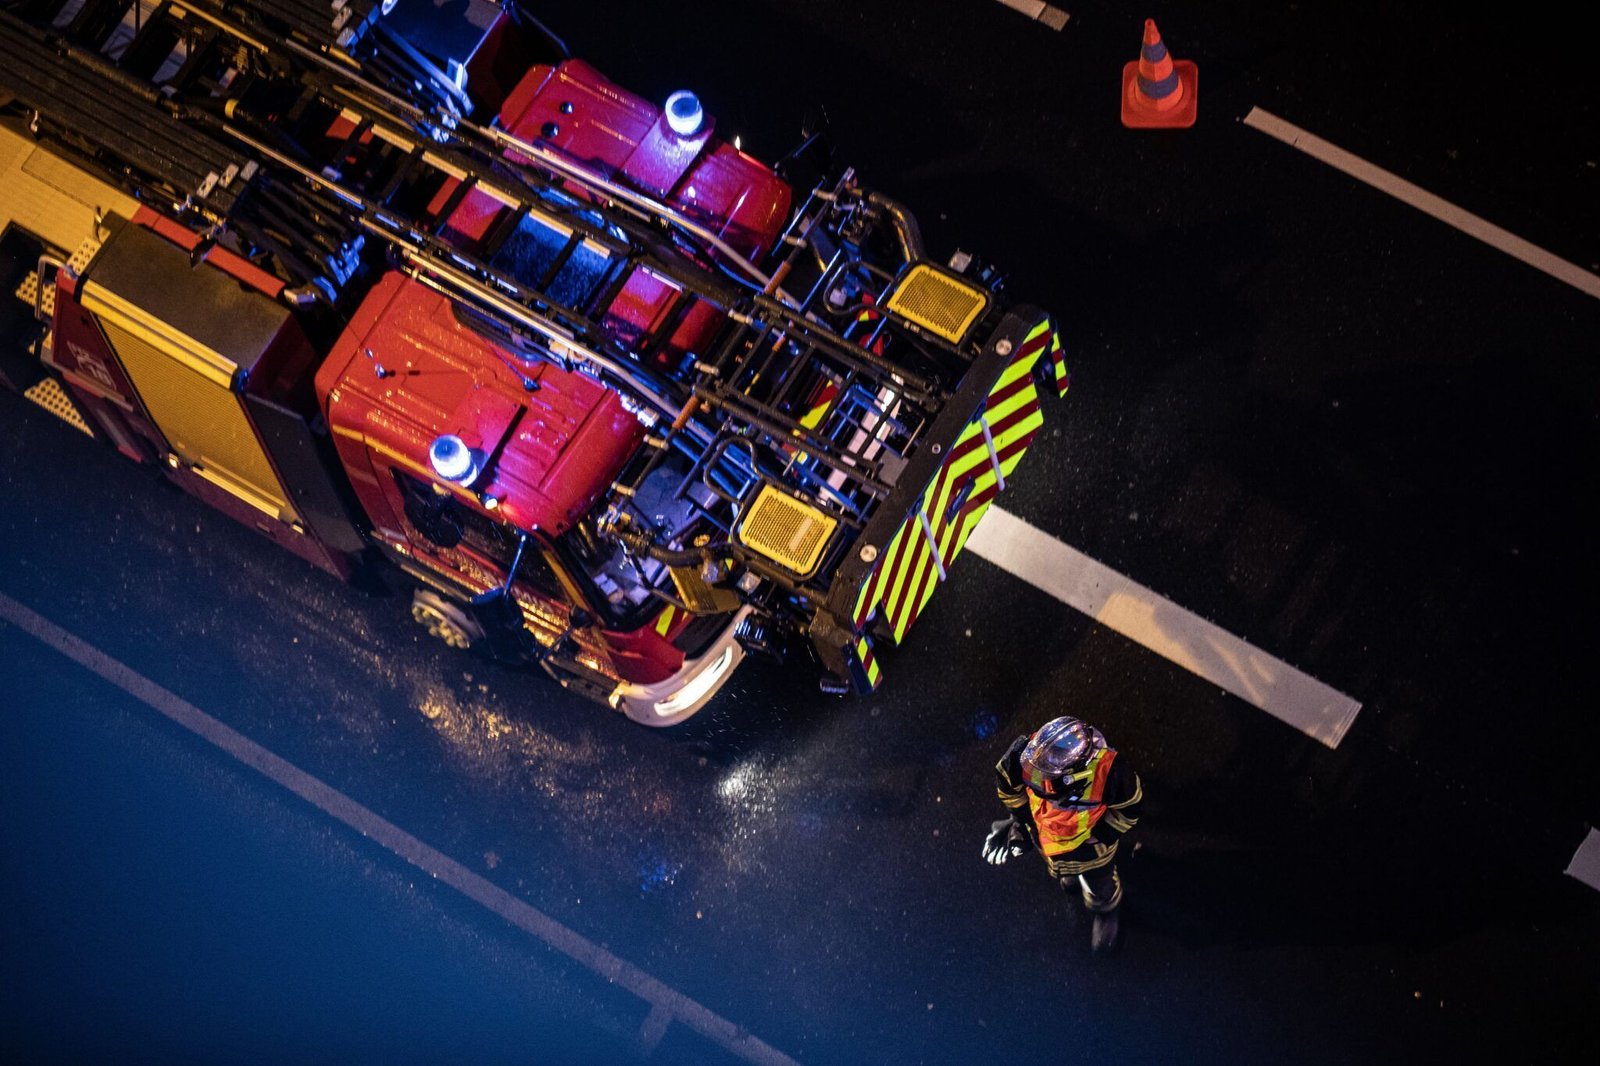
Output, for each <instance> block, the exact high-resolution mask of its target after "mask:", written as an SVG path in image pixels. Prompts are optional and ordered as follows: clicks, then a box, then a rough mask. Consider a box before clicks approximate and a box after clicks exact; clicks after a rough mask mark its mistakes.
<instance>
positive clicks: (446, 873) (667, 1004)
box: [0, 593, 799, 1066]
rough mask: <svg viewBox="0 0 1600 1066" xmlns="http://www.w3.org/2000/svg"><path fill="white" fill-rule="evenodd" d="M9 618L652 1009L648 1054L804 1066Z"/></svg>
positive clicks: (306, 777) (123, 676)
mask: <svg viewBox="0 0 1600 1066" xmlns="http://www.w3.org/2000/svg"><path fill="white" fill-rule="evenodd" d="M0 620H3V621H6V622H10V623H11V624H12V625H14V626H16V627H17V628H18V629H20V630H22V631H23V632H25V633H27V634H29V635H30V636H32V637H33V638H35V639H36V640H38V641H39V642H41V643H43V644H45V645H48V646H49V647H51V648H54V649H55V650H56V651H58V652H60V653H61V654H62V655H64V656H66V657H67V658H69V659H71V660H72V661H73V662H76V663H77V664H78V665H79V666H82V667H84V668H85V669H86V670H88V671H90V672H91V673H94V674H98V675H99V676H100V677H102V678H104V679H105V680H106V681H108V682H110V683H111V684H113V685H115V686H116V687H117V688H120V689H121V690H122V691H124V692H126V693H127V694H128V695H130V696H132V697H133V698H134V699H136V700H138V701H140V702H141V703H143V704H145V705H146V706H148V707H150V708H151V709H152V710H154V711H157V712H158V713H160V714H162V715H164V716H166V717H167V718H170V719H171V720H172V721H174V722H176V723H177V724H178V725H181V726H183V727H184V728H185V729H187V730H189V731H190V732H192V733H194V734H195V735H196V736H198V737H200V738H201V739H202V740H205V741H207V742H209V743H211V744H213V745H215V746H216V747H218V748H220V749H222V750H223V751H225V752H227V753H228V754H229V755H231V756H233V757H234V758H235V759H237V760H239V761H240V762H242V763H244V764H245V765H247V766H249V767H251V768H252V769H254V770H256V771H257V772H259V773H260V774H262V775H263V776H265V777H266V778H268V779H269V780H271V781H273V782H274V783H275V784H278V785H280V786H282V787H283V788H285V789H287V790H288V791H290V792H293V793H294V794H295V795H297V796H299V797H300V798H301V799H304V800H305V801H306V802H308V803H310V804H311V805H313V806H314V807H316V808H318V809H319V810H321V811H322V812H323V813H324V814H327V815H328V816H329V817H331V818H335V819H337V820H338V821H340V822H343V823H344V824H345V825H347V826H349V827H350V828H351V829H354V830H355V831H356V832H358V833H360V834H361V835H362V836H364V837H366V838H367V839H369V840H371V841H373V842H374V843H377V844H379V845H381V846H382V847H384V848H386V849H388V850H389V851H391V852H393V853H394V854H395V855H398V856H399V857H400V858H402V859H404V860H405V861H406V862H408V863H410V864H411V865H412V866H415V867H416V868H417V869H418V870H421V871H422V872H423V873H425V874H427V875H428V876H429V877H431V878H433V879H434V880H436V881H439V882H442V883H444V884H446V885H449V886H450V887H451V888H454V889H455V890H456V891H458V892H460V893H461V894H462V895H464V896H466V897H467V898H468V899H471V900H473V901H474V902H476V903H479V904H481V905H482V906H484V907H485V908H487V909H488V910H490V911H493V912H494V913H495V914H497V915H499V916H500V917H501V918H503V919H505V920H506V921H507V922H509V923H511V924H512V925H514V926H516V927H518V928H519V929H522V930H523V931H525V932H528V933H531V934H532V935H534V936H535V937H538V938H539V939H540V940H542V941H544V942H545V943H546V944H547V945H549V946H550V947H552V948H554V949H555V950H556V951H559V952H561V953H562V954H563V955H566V956H567V957H569V958H571V959H573V960H575V961H576V962H578V963H580V964H582V965H583V966H585V967H587V968H588V969H589V970H591V971H593V972H594V973H596V974H598V975H599V976H601V977H603V978H605V979H606V980H607V981H609V982H611V983H612V984H616V985H621V986H622V987H623V988H626V989H627V990H628V991H630V992H632V993H633V994H634V995H636V996H638V997H639V998H640V999H642V1000H644V1001H645V1002H646V1003H648V1004H650V1013H649V1015H648V1016H647V1017H646V1019H645V1025H644V1026H643V1028H642V1030H641V1033H640V1045H641V1049H642V1050H645V1051H649V1050H651V1049H653V1048H654V1046H655V1044H657V1043H659V1041H660V1039H661V1036H662V1034H664V1033H665V1031H666V1029H667V1026H668V1025H670V1024H671V1023H672V1022H677V1023H679V1024H681V1025H686V1026H688V1027H689V1028H690V1029H693V1030H695V1031H696V1032H698V1033H700V1034H701V1035H702V1036H704V1037H706V1038H707V1039H709V1040H711V1041H713V1042H714V1043H716V1044H719V1045H720V1046H722V1047H723V1048H725V1049H726V1050H727V1051H729V1052H730V1053H732V1054H733V1055H736V1056H737V1057H739V1058H741V1059H744V1060H745V1061H746V1062H753V1063H758V1064H760V1066H799V1064H798V1063H797V1062H795V1060H794V1059H791V1058H790V1057H789V1056H787V1055H785V1054H783V1052H781V1051H778V1050H777V1049H776V1048H774V1047H771V1046H770V1045H768V1044H766V1043H764V1042H763V1041H761V1040H758V1039H757V1038H756V1037H754V1036H751V1035H750V1034H749V1033H747V1032H745V1031H744V1030H743V1029H741V1028H739V1027H738V1026H736V1025H734V1024H733V1023H732V1022H730V1021H728V1020H727V1019H726V1018H723V1017H722V1016H721V1015H719V1014H715V1013H713V1012H712V1011H711V1010H709V1009H708V1008H706V1007H704V1006H701V1005H700V1004H699V1003H698V1002H696V1001H695V1000H692V999H690V998H689V997H688V996H685V995H684V994H683V993H681V992H679V991H677V990H676V989H674V988H672V987H670V986H668V985H666V984H663V983H662V982H661V981H659V980H657V979H656V978H654V977H652V976H650V975H649V974H647V973H645V972H644V971H643V970H641V969H639V968H638V967H637V966H634V965H633V964H632V963H629V962H625V961H624V960H622V959H620V958H618V957H617V956H616V955H613V954H612V953H611V952H609V951H607V950H606V949H605V948H603V947H601V946H600V945H598V944H596V943H594V942H593V941H590V940H588V939H586V938H584V937H583V936H580V935H579V934H577V933H575V932H573V931H572V930H571V929H568V928H567V927H566V926H564V925H562V924H561V923H560V922H558V921H556V920H555V919H554V918H551V917H550V916H549V915H547V914H545V913H544V912H543V911H539V910H536V909H535V908H533V907H530V906H529V905H528V904H526V903H524V902H523V901H522V900H520V899H518V898H517V897H515V896H513V895H511V894H510V893H509V892H506V891H505V890H504V889H502V888H499V887H497V886H496V885H494V884H493V883H492V882H490V881H488V880H486V879H485V878H483V877H481V876H479V875H478V874H476V873H474V872H473V871H471V870H469V869H467V868H466V867H465V866H462V865H461V864H460V863H458V862H456V861H455V860H454V859H452V858H450V857H449V856H447V855H445V854H444V853H443V852H440V851H437V850H435V849H434V848H432V847H429V846H428V845H427V844H424V843H423V842H422V841H420V840H418V839H417V838H416V837H414V836H412V835H411V834H410V833H407V832H406V831H405V830H403V829H401V828H400V827H399V826H397V825H395V824H394V823H392V822H389V821H387V820H385V819H384V818H381V817H379V816H378V815H377V814H375V813H374V812H372V811H371V810H369V809H367V808H366V807H363V806H362V805H361V804H359V803H357V802H356V801H355V800H353V799H351V798H350V797H349V796H346V795H345V794H344V793H342V792H340V791H338V790H337V789H335V788H333V787H332V786H331V785H327V784H325V783H323V782H322V781H320V780H318V779H317V778H315V777H312V776H311V775H310V774H308V773H306V772H305V771H304V770H301V769H300V768H299V767H297V766H295V765H294V764H292V763H290V762H287V761H286V760H284V759H282V758H280V757H279V756H277V755H274V754H273V753H272V752H270V751H268V750H267V749H266V748H263V747H262V746H261V745H259V744H257V743H256V742H255V741H253V740H251V739H249V738H248V737H246V736H244V735H243V734H242V733H238V732H236V731H235V730H233V729H231V728H229V727H228V726H226V725H224V724H222V723H221V722H219V721H218V720H217V719H215V718H213V717H211V716H210V715H209V714H206V713H205V712H204V711H202V710H200V709H199V708H198V707H195V706H194V705H193V704H191V703H188V702H186V701H184V700H183V699H181V698H179V697H178V696H176V695H174V694H173V693H171V692H169V691H167V690H166V689H164V688H162V687H161V686H159V685H157V684H156V683H155V682H154V681H151V680H149V679H148V678H146V677H144V676H143V675H141V674H138V673H136V672H134V670H133V669H131V668H130V667H128V666H125V665H124V664H122V663H121V662H119V661H117V660H116V659H113V658H111V657H110V656H108V655H106V654H105V653H104V652H101V651H100V650H99V649H97V648H95V647H93V646H92V645H90V644H88V643H86V642H84V641H83V640H81V639H79V638H78V637H75V636H73V635H72V634H71V633H68V632H67V631H66V630H64V629H62V628H61V627H60V626H57V625H56V624H55V623H53V622H51V621H49V620H48V619H46V618H44V617H43V616H41V615H39V614H36V613H35V612H33V611H32V610H30V609H28V608H27V607H25V606H23V605H22V604H20V603H18V602H17V601H16V600H13V599H11V598H10V597H9V596H7V595H5V594H4V593H0Z"/></svg>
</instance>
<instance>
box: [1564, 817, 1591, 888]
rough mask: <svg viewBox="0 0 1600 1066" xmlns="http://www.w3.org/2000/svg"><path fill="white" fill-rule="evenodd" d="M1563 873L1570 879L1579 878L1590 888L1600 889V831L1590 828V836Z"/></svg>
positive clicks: (1579, 846)
mask: <svg viewBox="0 0 1600 1066" xmlns="http://www.w3.org/2000/svg"><path fill="white" fill-rule="evenodd" d="M1563 872H1564V873H1565V874H1566V875H1567V876H1568V877H1575V878H1577V879H1578V880H1579V881H1582V882H1583V883H1584V884H1586V885H1588V886H1589V887H1590V888H1596V889H1600V829H1595V828H1594V827H1593V826H1590V827H1589V835H1588V836H1586V837H1584V838H1583V843H1581V844H1579V845H1578V850H1577V851H1575V852H1573V853H1572V861H1571V862H1569V863H1567V868H1566V870H1564V871H1563Z"/></svg>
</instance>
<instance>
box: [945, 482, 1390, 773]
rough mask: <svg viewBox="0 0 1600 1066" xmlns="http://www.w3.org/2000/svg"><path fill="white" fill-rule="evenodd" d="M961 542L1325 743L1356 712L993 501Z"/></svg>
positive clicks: (1332, 693) (1345, 700)
mask: <svg viewBox="0 0 1600 1066" xmlns="http://www.w3.org/2000/svg"><path fill="white" fill-rule="evenodd" d="M967 548H968V549H969V550H970V551H972V552H974V553H976V554H977V555H979V556H981V557H982V558H984V559H987V560H989V561H990V562H991V563H993V564H995V565H996V566H998V567H999V568H1000V569H1002V570H1004V571H1006V572H1007V573H1010V574H1014V575H1016V576H1017V577H1020V578H1021V579H1022V580H1024V581H1026V582H1027V583H1028V584H1030V585H1032V586H1034V587H1035V588H1037V589H1041V590H1042V591H1044V592H1048V593H1049V594H1050V595H1052V596H1054V597H1055V598H1056V599H1058V600H1060V601H1061V602H1062V603H1065V604H1066V605H1068V606H1069V607H1074V608H1076V609H1077V610H1080V611H1082V612H1083V613H1084V614H1086V615H1088V616H1089V617H1090V618H1093V619H1094V620H1095V621H1097V622H1099V623H1100V624H1101V625H1103V626H1106V627H1107V628H1109V629H1114V630H1116V631H1117V632H1118V633H1121V634H1122V635H1123V636H1125V637H1127V638H1128V639H1130V640H1132V641H1134V642H1136V643H1138V644H1141V645H1143V646H1144V647H1146V648H1149V649H1150V650H1151V651H1153V652H1155V653H1156V654H1157V655H1160V656H1162V657H1163V658H1166V659H1170V660H1171V661H1172V662H1174V663H1177V664H1178V665H1179V666H1181V667H1183V668H1184V669H1185V670H1188V671H1190V672H1191V673H1195V674H1198V675H1200V676H1201V677H1203V678H1205V679H1206V680H1207V681H1210V682H1211V683H1213V684H1215V685H1219V686H1221V687H1222V688H1224V689H1226V690H1227V691H1229V692H1231V693H1233V694H1234V695H1235V696H1238V697H1239V698H1240V699H1242V700H1244V701H1246V702H1247V703H1250V704H1253V705H1254V706H1256V707H1259V708H1261V709H1262V710H1263V711H1266V712H1267V713H1268V714H1270V715H1272V716H1273V717H1274V718H1279V719H1282V720H1283V721H1285V722H1288V723H1289V724H1290V725H1292V726H1294V727H1295V728H1296V729H1298V730H1300V731H1301V732H1302V733H1305V734H1306V735H1307V736H1309V737H1312V738H1313V739H1316V740H1320V741H1321V742H1322V743H1324V744H1326V745H1327V746H1328V747H1330V748H1336V747H1338V746H1339V741H1340V740H1342V739H1343V738H1344V735H1345V732H1346V731H1347V730H1349V728H1350V724H1351V723H1352V722H1354V721H1355V719H1356V712H1358V711H1360V710H1361V704H1360V703H1358V702H1356V701H1355V700H1353V699H1351V698H1350V697H1349V696H1346V695H1344V694H1342V693H1340V692H1338V691H1336V690H1334V689H1332V688H1329V687H1328V686H1327V685H1325V684H1323V683H1322V682H1321V681H1318V680H1317V679H1316V678H1314V677H1311V676H1309V675H1307V674H1303V673H1301V672H1300V671H1299V670H1296V669H1295V668H1294V667H1292V666H1290V665H1289V664H1288V663H1286V662H1284V661H1283V660H1281V659H1276V658H1273V657H1272V656H1271V655H1268V654H1267V653H1266V652H1264V651H1261V650H1260V649H1259V648H1254V647H1252V646H1250V645H1249V644H1246V643H1245V642H1244V641H1242V640H1240V639H1239V638H1238V637H1236V636H1233V635H1232V634H1231V633H1228V632H1226V631H1224V630H1222V629H1219V628H1217V627H1216V626H1214V625H1212V624H1211V623H1210V622H1207V621H1206V620H1205V619H1204V618H1201V617H1200V616H1199V615H1197V614H1194V613H1193V612H1191V611H1186V610H1184V609H1183V608H1182V607H1179V606H1178V605H1177V604H1175V603H1171V602H1169V601H1168V600H1165V599H1162V598H1161V597H1160V596H1158V595H1157V594H1156V593H1154V592H1152V591H1151V590H1149V589H1147V588H1145V587H1144V586H1143V585H1140V584H1137V583H1135V582H1134V581H1132V580H1130V579H1128V578H1126V577H1123V576H1122V575H1121V574H1119V573H1117V572H1116V571H1114V570H1111V569H1109V568H1107V567H1105V566H1102V565H1101V564H1100V563H1097V562H1095V561H1094V560H1093V559H1091V558H1089V557H1088V556H1087V555H1084V554H1083V553H1082V552H1080V551H1078V550H1077V549H1075V548H1071V547H1069V546H1067V545H1066V544H1063V543H1062V542H1061V541H1059V540H1056V539H1055V538H1054V537H1052V536H1050V535H1049V534H1047V533H1044V532H1042V531H1041V530H1039V529H1038V528H1036V527H1034V526H1031V525H1029V524H1028V523H1027V522H1024V521H1023V520H1022V519H1020V518H1018V517H1017V516H1016V515H1014V514H1010V513H1008V512H1006V511H1002V510H1001V509H1000V508H998V507H990V508H989V513H988V514H986V515H985V516H984V518H983V521H982V522H980V523H978V527H977V528H976V529H974V530H973V531H972V534H971V536H970V537H969V538H968V540H967Z"/></svg>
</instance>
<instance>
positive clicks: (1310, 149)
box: [1244, 107, 1600, 298]
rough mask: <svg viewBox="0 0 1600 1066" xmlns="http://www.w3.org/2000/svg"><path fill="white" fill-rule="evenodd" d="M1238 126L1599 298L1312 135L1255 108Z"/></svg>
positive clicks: (1587, 286) (1577, 276)
mask: <svg viewBox="0 0 1600 1066" xmlns="http://www.w3.org/2000/svg"><path fill="white" fill-rule="evenodd" d="M1244 124H1245V125H1246V126H1249V127H1251V128H1252V129H1257V130H1260V131H1261V132H1262V133H1265V134H1266V135H1267V136H1269V137H1275V138H1277V139H1278V140H1280V141H1282V142H1283V143H1284V144H1287V145H1288V146H1289V147H1291V148H1298V149H1299V150H1300V151H1302V152H1304V153H1306V155H1309V156H1311V157H1312V158H1313V159H1319V160H1321V161H1322V162H1324V163H1326V164H1328V165H1329V166H1331V167H1333V168H1335V169H1337V170H1342V171H1343V172H1344V173H1346V174H1348V175H1350V176H1351V177H1352V178H1355V179H1356V180H1358V181H1364V182H1366V183H1367V184H1368V185H1370V186H1372V187H1373V188H1374V189H1378V190H1379V191H1381V192H1386V193H1388V194H1389V195H1390V196H1393V197H1394V198H1395V199H1397V200H1400V201H1401V202H1403V203H1407V204H1410V205H1411V206H1412V207H1415V208H1416V209H1417V210H1419V211H1422V212H1423V213H1425V214H1428V215H1432V216H1433V217H1434V218H1436V219H1438V220H1439V221H1440V222H1443V223H1445V224H1446V225H1449V226H1454V227H1455V228H1456V229H1458V230H1460V231H1461V232H1462V233H1465V234H1467V235H1468V236H1470V237H1476V238H1477V239H1478V240H1480V241H1482V242H1484V243H1485V244H1487V245H1489V246H1490V247H1493V248H1498V249H1499V250H1500V251H1502V252H1504V253H1506V254H1507V255H1509V256H1512V257H1513V258H1516V259H1520V260H1522V261H1523V262H1524V263H1527V264H1528V265H1529V266H1531V267H1533V268H1534V269H1535V270H1542V271H1544V272H1545V273H1546V274H1549V275H1550V276H1551V277H1553V278H1555V279H1556V280H1557V281H1564V282H1566V283H1567V284H1568V285H1571V286H1572V287H1573V288H1575V289H1577V290H1578V291H1579V292H1584V293H1587V294H1588V295H1590V296H1594V297H1597V298H1600V275H1596V274H1594V273H1591V272H1590V271H1587V270H1585V269H1583V268H1582V267H1580V266H1578V265H1577V264H1575V263H1569V262H1567V261H1566V260H1565V259H1562V258H1560V257H1558V256H1555V255H1552V254H1551V253H1549V252H1547V251H1545V250H1544V249H1543V248H1540V247H1539V246H1537V245H1535V244H1530V243H1529V242H1528V241H1525V240H1523V239H1522V238H1521V237H1518V236H1517V235H1516V234H1514V233H1510V232H1507V231H1506V230H1503V229H1501V228H1500V227H1499V226H1496V225H1495V224H1494V223H1492V222H1489V221H1487V220H1486V219H1483V218H1480V217H1478V216H1477V215H1474V214H1473V213H1472V212H1470V211H1466V210H1463V209H1462V208H1459V207H1457V206H1456V205H1455V204H1452V203H1450V202H1449V201H1448V200H1442V199H1440V198H1439V197H1437V196H1435V195H1434V194H1433V193H1431V192H1428V191H1427V190H1426V189H1423V188H1419V187H1418V186H1416V185H1413V184H1411V183H1410V182H1409V181H1406V180H1405V179H1404V178H1402V177H1399V176H1398V175H1396V174H1392V173H1390V172H1389V171H1387V170H1384V169H1383V168H1382V167H1379V166H1376V165H1374V164H1372V163H1369V162H1367V161H1366V160H1365V159H1362V158H1361V157H1360V156H1357V155H1352V154H1351V153H1349V152H1347V151H1345V150H1344V149H1343V148H1340V147H1339V146H1338V145H1335V144H1330V143H1329V142H1328V141H1325V140H1323V139H1322V138H1321V137H1318V136H1316V135H1315V134H1312V133H1307V132H1306V131H1305V130H1303V129H1301V128H1300V127H1299V126H1296V125H1294V124H1292V123H1289V122H1285V121H1284V120H1283V119H1281V118H1279V117H1278V116H1276V115H1274V114H1272V113H1270V112H1268V111H1263V110H1262V109H1261V108H1259V107H1252V108H1251V109H1250V113H1249V114H1248V115H1246V116H1245V117H1244Z"/></svg>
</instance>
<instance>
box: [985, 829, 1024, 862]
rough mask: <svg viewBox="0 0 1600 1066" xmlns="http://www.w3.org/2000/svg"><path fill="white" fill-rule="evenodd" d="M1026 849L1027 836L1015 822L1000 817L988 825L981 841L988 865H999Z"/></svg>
mask: <svg viewBox="0 0 1600 1066" xmlns="http://www.w3.org/2000/svg"><path fill="white" fill-rule="evenodd" d="M1027 850H1028V838H1027V837H1026V836H1025V835H1023V832H1022V830H1021V829H1020V828H1019V827H1018V826H1017V823H1016V822H1014V821H1012V820H1011V819H1010V818H1002V819H1001V820H1000V821H998V822H995V823H993V824H992V825H990V826H989V835H988V836H987V837H985V838H984V841H983V857H984V858H985V859H987V860H988V861H989V863H990V865H993V866H999V865H1001V864H1002V863H1004V862H1005V861H1006V860H1007V859H1014V858H1016V857H1017V856H1018V855H1021V854H1022V853H1023V852H1024V851H1027Z"/></svg>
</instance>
